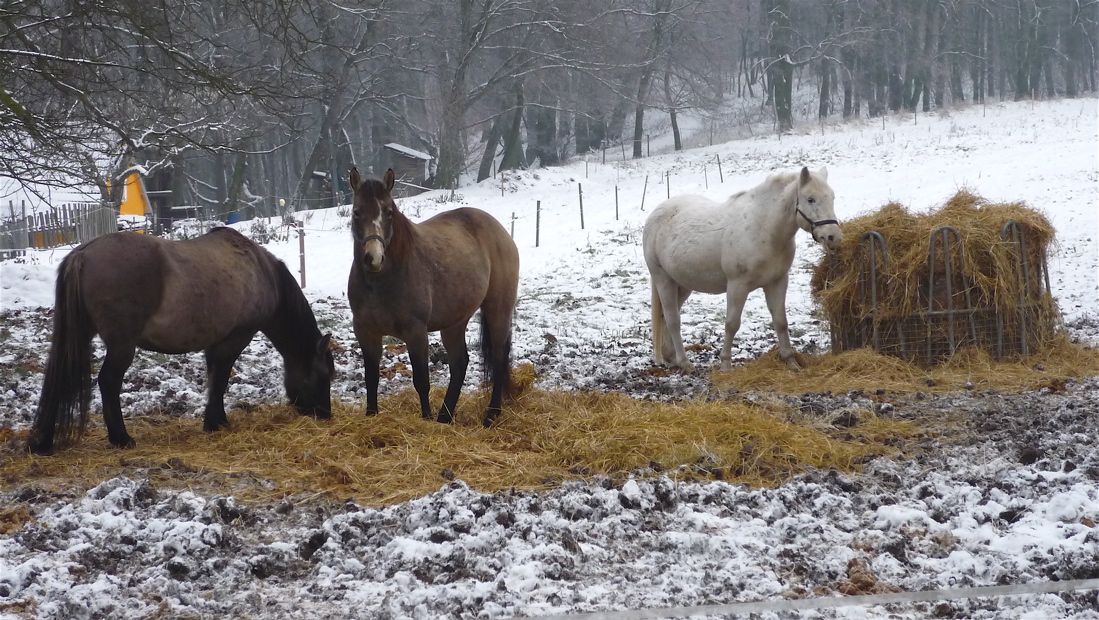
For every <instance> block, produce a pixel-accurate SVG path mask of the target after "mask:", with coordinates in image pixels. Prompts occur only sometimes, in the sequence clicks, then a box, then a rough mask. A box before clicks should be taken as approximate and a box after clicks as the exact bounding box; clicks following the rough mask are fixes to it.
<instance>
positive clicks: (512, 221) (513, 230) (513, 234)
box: [511, 211, 515, 239]
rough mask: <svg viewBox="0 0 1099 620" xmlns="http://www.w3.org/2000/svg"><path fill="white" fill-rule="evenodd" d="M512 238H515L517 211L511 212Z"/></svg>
mask: <svg viewBox="0 0 1099 620" xmlns="http://www.w3.org/2000/svg"><path fill="white" fill-rule="evenodd" d="M511 238H512V239H514V238H515V211H512V212H511Z"/></svg>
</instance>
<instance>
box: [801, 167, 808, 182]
mask: <svg viewBox="0 0 1099 620" xmlns="http://www.w3.org/2000/svg"><path fill="white" fill-rule="evenodd" d="M809 178H810V177H809V168H806V167H805V166H802V168H801V179H800V181H801V184H802V185H806V184H808V183H809Z"/></svg>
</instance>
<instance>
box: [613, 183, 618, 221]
mask: <svg viewBox="0 0 1099 620" xmlns="http://www.w3.org/2000/svg"><path fill="white" fill-rule="evenodd" d="M614 221H616V222H617V221H618V186H617V185H615V186H614Z"/></svg>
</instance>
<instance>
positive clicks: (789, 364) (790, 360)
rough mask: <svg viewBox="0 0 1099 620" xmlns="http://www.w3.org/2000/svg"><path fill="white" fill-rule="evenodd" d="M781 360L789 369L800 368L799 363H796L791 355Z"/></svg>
mask: <svg viewBox="0 0 1099 620" xmlns="http://www.w3.org/2000/svg"><path fill="white" fill-rule="evenodd" d="M783 361H785V362H786V367H787V368H789V369H790V370H801V364H799V363H798V360H797V359H796V358H795V357H794V356H793V355H791V356H790V357H788V358H787V359H785V360H783Z"/></svg>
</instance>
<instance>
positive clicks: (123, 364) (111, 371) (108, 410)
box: [98, 343, 137, 448]
mask: <svg viewBox="0 0 1099 620" xmlns="http://www.w3.org/2000/svg"><path fill="white" fill-rule="evenodd" d="M136 352H137V347H136V346H135V345H134V344H132V343H126V344H119V343H113V344H110V345H107V355H106V356H104V358H103V365H102V366H101V367H100V369H99V379H98V382H99V395H100V396H101V397H102V399H103V423H104V424H106V426H107V441H109V442H110V443H111V445H112V446H114V447H116V448H132V447H134V446H135V445H137V444H136V443H135V442H134V439H133V437H130V434H129V433H127V432H126V423H125V422H123V421H122V398H121V395H122V380H123V378H124V377H125V376H126V370H127V369H128V368H129V367H130V364H132V363H133V361H134V354H135V353H136Z"/></svg>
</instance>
